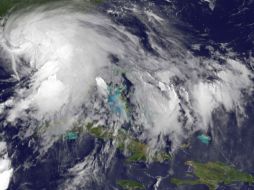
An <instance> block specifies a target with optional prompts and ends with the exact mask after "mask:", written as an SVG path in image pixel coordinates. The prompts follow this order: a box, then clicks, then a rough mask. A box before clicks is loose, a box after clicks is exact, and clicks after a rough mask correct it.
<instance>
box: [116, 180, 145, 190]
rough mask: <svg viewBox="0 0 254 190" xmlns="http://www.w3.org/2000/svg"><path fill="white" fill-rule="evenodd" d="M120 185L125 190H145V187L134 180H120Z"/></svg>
mask: <svg viewBox="0 0 254 190" xmlns="http://www.w3.org/2000/svg"><path fill="white" fill-rule="evenodd" d="M117 185H119V186H120V187H121V188H122V189H124V190H142V189H145V187H144V185H143V184H141V183H139V182H137V181H134V180H118V181H117Z"/></svg>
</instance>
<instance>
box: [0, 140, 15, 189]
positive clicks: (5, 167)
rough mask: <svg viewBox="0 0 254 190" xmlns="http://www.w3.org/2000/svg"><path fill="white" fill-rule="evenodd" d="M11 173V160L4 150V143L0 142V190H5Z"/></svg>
mask: <svg viewBox="0 0 254 190" xmlns="http://www.w3.org/2000/svg"><path fill="white" fill-rule="evenodd" d="M12 174H13V169H12V168H11V161H10V159H9V158H8V155H7V152H6V143H5V142H0V190H6V189H7V188H8V186H9V183H10V179H11V177H12Z"/></svg>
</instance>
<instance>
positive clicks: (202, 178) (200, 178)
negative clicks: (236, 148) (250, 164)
mask: <svg viewBox="0 0 254 190" xmlns="http://www.w3.org/2000/svg"><path fill="white" fill-rule="evenodd" d="M186 163H187V165H189V166H190V167H191V168H192V170H193V171H192V172H193V174H194V175H195V176H194V177H195V178H196V179H179V178H172V179H171V183H172V184H175V185H177V186H179V185H197V184H204V185H207V186H208V187H209V189H210V190H216V189H217V187H218V185H219V184H221V183H223V184H225V185H230V184H233V183H235V182H243V183H254V176H252V175H250V174H248V173H245V172H241V171H239V170H237V169H236V168H234V167H232V166H229V165H226V164H224V163H221V162H208V163H200V162H196V161H188V162H186Z"/></svg>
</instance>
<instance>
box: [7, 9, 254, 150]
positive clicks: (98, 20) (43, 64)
mask: <svg viewBox="0 0 254 190" xmlns="http://www.w3.org/2000/svg"><path fill="white" fill-rule="evenodd" d="M73 10H74V9H72V7H68V6H66V7H55V8H53V9H47V7H40V8H35V9H33V10H30V11H27V12H18V13H15V14H13V15H11V16H10V17H9V18H8V19H7V23H6V26H5V27H4V33H3V36H4V40H2V46H3V47H4V49H5V52H7V54H8V56H7V57H10V58H11V61H12V68H13V72H14V73H15V74H16V78H17V79H23V78H29V82H28V85H27V86H26V87H20V88H17V89H16V95H15V97H13V98H12V102H13V103H12V106H11V107H12V108H11V109H10V111H9V115H8V118H7V120H8V121H9V122H15V120H16V119H17V118H22V119H24V118H33V119H37V120H38V121H41V122H42V121H45V120H50V119H52V118H54V117H58V120H60V121H65V122H60V123H61V124H57V125H52V126H51V128H48V129H47V130H46V132H45V134H44V136H45V138H48V136H50V135H52V134H59V133H64V132H65V131H66V130H68V129H69V128H70V127H71V126H72V124H73V122H75V119H76V118H77V115H79V114H80V113H82V111H83V110H82V109H83V108H82V106H84V105H86V104H94V106H90V107H89V106H87V109H88V110H87V112H88V113H87V117H90V118H91V120H93V119H94V120H99V119H98V118H104V119H105V120H107V122H108V123H109V124H112V126H114V124H113V123H114V122H113V119H112V118H110V115H107V116H108V118H105V116H98V115H96V116H94V115H92V113H95V110H94V109H95V107H96V106H97V107H99V106H98V105H102V104H99V103H98V102H96V101H101V100H100V99H99V100H98V99H96V96H95V94H92V93H96V92H99V93H102V94H103V95H104V96H107V92H106V88H107V84H109V83H110V82H113V83H119V82H121V79H119V78H121V76H116V75H114V74H112V71H114V70H117V71H119V70H120V71H124V72H125V74H126V76H127V78H128V80H130V82H131V83H132V84H133V91H132V92H130V94H129V96H130V97H129V98H130V101H131V103H132V104H131V105H132V106H133V110H134V112H132V113H130V114H131V115H133V117H130V118H131V119H133V121H132V123H133V126H132V127H133V128H142V129H144V134H145V138H147V139H149V140H150V141H151V144H154V145H156V144H159V145H161V143H162V144H163V142H158V141H157V139H158V136H161V135H167V136H169V137H170V138H171V140H172V141H173V146H174V148H177V147H178V146H179V145H180V144H181V142H182V140H183V139H184V138H187V137H188V136H189V135H191V134H193V133H194V132H195V131H197V130H207V129H208V127H209V125H211V124H212V114H213V112H214V111H215V110H216V109H217V108H219V107H221V106H222V107H224V108H225V112H229V111H234V110H236V109H241V111H243V110H244V104H245V101H246V100H245V98H244V97H243V96H244V95H243V93H242V91H244V90H245V91H247V92H248V93H250V92H251V91H252V89H253V82H252V80H251V78H252V77H253V74H252V72H251V71H250V70H249V69H248V68H247V67H246V66H245V65H244V63H242V62H241V61H240V60H238V59H237V58H236V57H231V58H228V57H227V56H225V55H222V54H220V53H218V52H211V53H212V54H213V56H212V57H211V58H204V57H195V56H194V55H192V54H191V52H189V51H188V50H187V49H186V48H185V46H184V45H183V43H182V42H181V40H179V38H180V37H182V36H184V34H183V33H181V32H180V31H179V32H178V31H177V30H176V29H175V28H173V26H171V25H168V24H167V23H166V21H165V22H164V21H163V23H162V22H153V23H151V22H148V21H147V22H146V21H145V20H143V22H144V23H149V25H152V24H153V25H156V28H160V27H163V30H161V31H158V34H157V33H156V34H155V33H153V30H149V28H150V27H151V26H148V24H147V28H148V30H149V32H147V34H148V35H149V40H150V41H151V42H152V43H153V44H152V47H160V48H156V51H158V52H157V54H156V55H154V54H151V53H149V52H146V50H144V49H143V48H142V47H143V46H142V45H141V44H140V40H139V39H138V37H135V36H134V35H132V34H130V33H129V32H128V30H127V29H126V28H125V27H123V26H120V25H117V24H115V23H113V22H112V21H110V19H109V18H107V17H106V16H105V15H101V14H98V13H95V12H80V11H73ZM150 16H152V17H154V18H155V19H156V17H155V15H151V14H150ZM140 19H145V18H140ZM146 19H149V18H146ZM157 19H158V18H157ZM157 25H158V26H157ZM169 26H170V27H171V28H170V27H169ZM153 27H154V26H153ZM169 28H170V30H169ZM172 31H173V32H172ZM178 34H179V35H178ZM162 38H163V39H162ZM186 38H187V37H183V39H186ZM160 41H163V43H164V44H166V46H165V47H168V48H162V47H161V44H160V43H159V42H160ZM210 49H211V51H214V49H212V48H210ZM112 55H113V56H114V57H117V60H118V62H117V64H115V63H112V59H111V58H112ZM232 55H234V54H232ZM218 60H223V61H224V62H223V63H220V62H219V61H218ZM102 78H103V79H102ZM22 82H23V81H22V80H20V83H22ZM96 84H97V86H98V88H99V90H98V91H94V88H96ZM21 86H22V85H21ZM95 105H96V106H95ZM89 109H90V110H89ZM27 110H29V111H28V112H27ZM102 110H107V109H100V111H102ZM98 113H101V112H99V111H98V112H97V113H96V114H98ZM103 113H104V112H103ZM225 114H226V113H225ZM73 118H75V119H73ZM67 121H68V122H67ZM98 122H100V121H98ZM110 122H111V123H110ZM101 123H103V122H101ZM105 123H106V122H105ZM67 124H68V126H67ZM118 127H119V126H118ZM52 136H53V135H52ZM49 141H50V140H49ZM45 142H48V139H47V141H45Z"/></svg>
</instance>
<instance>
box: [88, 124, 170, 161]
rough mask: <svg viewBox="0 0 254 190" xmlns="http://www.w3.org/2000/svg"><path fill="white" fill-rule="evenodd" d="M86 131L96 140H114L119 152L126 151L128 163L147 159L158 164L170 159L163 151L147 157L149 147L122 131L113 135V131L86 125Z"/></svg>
mask: <svg viewBox="0 0 254 190" xmlns="http://www.w3.org/2000/svg"><path fill="white" fill-rule="evenodd" d="M86 129H87V131H88V132H89V134H91V135H92V136H94V137H96V138H100V139H103V140H115V141H116V142H117V147H118V149H119V150H121V151H124V150H127V152H128V156H127V161H128V162H137V161H149V158H150V159H151V160H152V161H158V162H162V161H165V160H170V159H171V156H170V155H169V154H168V153H166V152H163V151H158V152H156V153H155V154H154V155H153V156H151V157H149V156H148V151H149V146H148V145H147V144H145V143H143V142H140V141H139V140H138V139H135V138H133V137H131V136H130V135H128V134H127V132H126V131H124V130H118V133H117V134H116V135H114V132H113V131H110V130H109V129H107V128H105V127H104V126H93V125H92V124H87V125H86Z"/></svg>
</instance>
